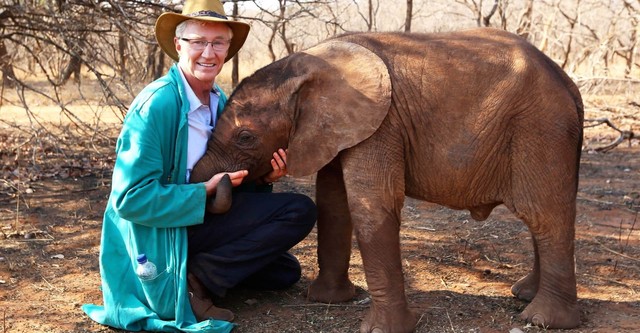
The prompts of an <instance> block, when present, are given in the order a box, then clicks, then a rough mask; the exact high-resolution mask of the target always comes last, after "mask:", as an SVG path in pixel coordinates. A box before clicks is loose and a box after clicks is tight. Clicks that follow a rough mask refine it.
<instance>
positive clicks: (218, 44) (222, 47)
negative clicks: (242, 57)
mask: <svg viewBox="0 0 640 333" xmlns="http://www.w3.org/2000/svg"><path fill="white" fill-rule="evenodd" d="M178 39H180V40H183V41H185V42H188V43H189V46H191V48H192V49H194V50H195V51H204V49H205V48H206V47H207V45H208V44H211V47H213V50H214V51H216V52H223V51H226V50H228V49H229V45H230V44H231V41H230V40H228V39H216V40H214V41H213V42H209V41H206V40H203V39H192V38H182V37H180V38H178Z"/></svg>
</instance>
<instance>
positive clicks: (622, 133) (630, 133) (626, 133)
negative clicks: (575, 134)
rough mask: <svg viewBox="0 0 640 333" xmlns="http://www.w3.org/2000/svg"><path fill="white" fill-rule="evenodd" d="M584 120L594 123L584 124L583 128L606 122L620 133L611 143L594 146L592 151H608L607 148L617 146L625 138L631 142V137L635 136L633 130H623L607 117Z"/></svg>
mask: <svg viewBox="0 0 640 333" xmlns="http://www.w3.org/2000/svg"><path fill="white" fill-rule="evenodd" d="M584 121H585V122H593V123H595V124H591V125H585V126H584V128H589V127H595V126H598V125H601V124H606V125H607V126H609V127H611V128H613V129H614V130H615V131H617V132H618V133H620V135H619V136H618V138H617V139H615V140H614V141H613V142H612V143H610V144H608V145H606V146H603V147H597V148H594V149H593V150H594V151H599V152H608V151H609V150H611V149H613V148H615V147H617V146H618V145H619V144H621V143H622V142H623V141H625V140H629V143H631V139H634V138H635V137H636V135H635V133H633V131H624V130H621V129H619V128H618V127H616V126H615V125H614V124H613V123H612V122H611V121H610V120H609V119H608V118H597V119H585V120H584Z"/></svg>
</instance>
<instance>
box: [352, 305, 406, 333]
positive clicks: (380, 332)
mask: <svg viewBox="0 0 640 333" xmlns="http://www.w3.org/2000/svg"><path fill="white" fill-rule="evenodd" d="M417 323H418V319H417V317H416V315H415V314H414V313H413V312H411V311H410V310H409V308H408V307H407V305H406V304H405V305H398V306H389V307H384V308H382V307H376V306H375V304H374V305H372V307H371V309H370V310H369V312H368V313H367V316H366V317H365V319H364V321H363V322H362V325H360V333H409V332H414V330H415V328H416V324H417Z"/></svg>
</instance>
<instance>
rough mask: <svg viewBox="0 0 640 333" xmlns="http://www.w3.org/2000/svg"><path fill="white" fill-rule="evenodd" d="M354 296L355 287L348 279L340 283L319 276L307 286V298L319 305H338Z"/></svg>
mask: <svg viewBox="0 0 640 333" xmlns="http://www.w3.org/2000/svg"><path fill="white" fill-rule="evenodd" d="M355 295H356V287H355V286H354V285H353V283H351V281H349V279H348V278H346V279H342V280H340V281H337V282H336V281H330V279H327V278H323V277H322V276H319V277H318V278H316V279H315V280H314V281H313V282H311V285H310V286H309V290H308V291H307V298H309V300H311V301H315V302H321V303H340V302H346V301H348V300H350V299H352V298H353V297H354V296H355Z"/></svg>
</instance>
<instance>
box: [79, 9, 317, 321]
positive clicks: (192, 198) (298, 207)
mask: <svg viewBox="0 0 640 333" xmlns="http://www.w3.org/2000/svg"><path fill="white" fill-rule="evenodd" d="M248 32H249V26H248V25H247V24H245V23H241V22H236V21H230V20H228V19H227V18H226V16H225V14H224V9H223V7H222V4H221V3H220V1H219V0H187V1H186V3H185V4H184V8H183V11H182V14H177V13H164V14H162V15H161V16H160V17H159V18H158V20H157V21H156V39H157V41H158V44H159V45H160V47H161V48H162V49H163V50H164V52H165V53H167V54H168V55H169V56H170V57H171V58H173V59H174V60H177V64H175V65H173V66H172V67H171V68H170V70H169V73H168V74H167V75H165V76H163V77H162V78H160V79H158V80H156V81H155V82H153V83H151V84H149V85H148V86H147V87H145V88H144V89H143V90H142V91H141V92H140V94H139V95H138V96H137V97H136V98H135V100H134V101H133V103H132V105H131V107H130V109H129V112H128V113H127V117H126V118H125V121H124V124H123V128H122V132H121V134H120V136H119V138H118V142H117V145H116V162H115V166H114V170H113V183H112V189H111V194H110V197H109V202H108V205H107V208H106V211H105V215H104V223H103V233H102V242H101V249H100V273H101V277H102V291H103V299H104V306H95V305H85V306H84V307H83V309H84V310H85V312H87V314H88V315H89V316H90V317H91V318H93V319H94V320H96V321H98V322H100V323H102V324H106V325H109V326H113V327H117V328H121V329H126V330H149V331H156V330H176V329H177V330H183V331H191V332H228V331H230V330H231V328H232V327H233V326H232V325H231V324H229V323H228V321H231V320H233V313H232V312H231V311H229V310H227V309H221V308H218V307H216V306H215V305H214V304H213V301H212V299H211V296H213V297H222V296H224V294H225V292H226V290H227V289H229V288H233V287H235V286H237V285H239V284H242V285H246V286H249V287H255V288H265V287H267V288H276V289H280V288H286V287H289V286H291V285H292V284H293V283H295V282H297V281H298V280H299V278H300V275H301V272H300V264H299V263H298V261H297V260H296V258H295V257H293V256H292V255H290V254H289V253H287V251H288V250H289V249H290V248H291V247H293V246H294V245H295V244H297V243H298V242H299V241H301V240H302V239H304V237H306V236H307V234H308V233H309V232H310V231H311V229H312V228H313V225H314V223H315V219H316V209H315V205H314V204H313V202H312V201H311V200H310V199H309V198H308V197H306V196H303V195H300V194H293V193H268V192H269V191H268V190H269V189H270V185H267V184H269V183H271V182H273V181H275V180H277V179H279V178H280V177H282V176H284V175H285V174H286V151H285V150H284V149H280V150H278V151H277V152H275V153H274V154H273V155H274V159H273V160H272V161H271V163H272V166H273V171H272V172H271V173H269V174H268V175H266V176H265V177H264V178H263V179H262V182H263V183H264V184H253V187H255V188H257V189H258V190H257V191H254V192H238V191H236V192H237V193H235V194H234V195H233V201H232V206H231V209H230V210H229V212H227V213H224V214H219V215H213V214H205V203H206V200H207V198H208V197H211V196H212V195H215V192H216V186H217V184H218V182H219V181H220V179H221V178H222V176H223V175H224V174H217V175H215V176H213V177H212V178H211V179H210V180H208V181H206V182H204V183H195V184H192V183H189V182H188V179H189V173H190V170H191V168H192V167H193V165H194V164H195V163H196V162H197V161H198V159H199V158H200V157H201V156H202V154H203V153H204V152H205V150H206V145H207V140H208V138H209V136H210V134H211V131H212V130H213V128H214V127H215V122H216V118H217V116H219V114H220V113H221V112H222V109H223V107H224V104H225V102H226V96H225V95H224V93H223V92H222V91H221V90H220V88H219V87H218V86H217V85H216V84H215V79H216V77H217V75H218V74H219V73H220V71H221V69H222V66H223V65H224V63H225V62H226V61H228V60H229V59H231V58H232V57H233V56H234V55H235V53H236V52H237V51H238V50H239V49H240V48H241V47H242V44H243V43H244V41H245V39H246V37H247V34H248ZM228 174H229V175H230V178H231V181H232V184H233V185H234V186H238V185H240V184H241V183H242V181H243V179H244V177H245V176H247V174H248V172H247V171H246V170H238V171H232V172H229V173H228ZM250 185H251V184H250ZM265 190H267V191H265ZM141 253H144V254H146V257H147V258H148V259H149V260H150V261H152V262H153V263H154V264H155V265H156V267H157V271H158V275H157V277H156V278H155V279H152V280H148V281H147V280H141V279H138V277H137V276H136V275H135V269H136V265H137V263H136V259H135V258H136V256H137V255H138V254H141Z"/></svg>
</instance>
